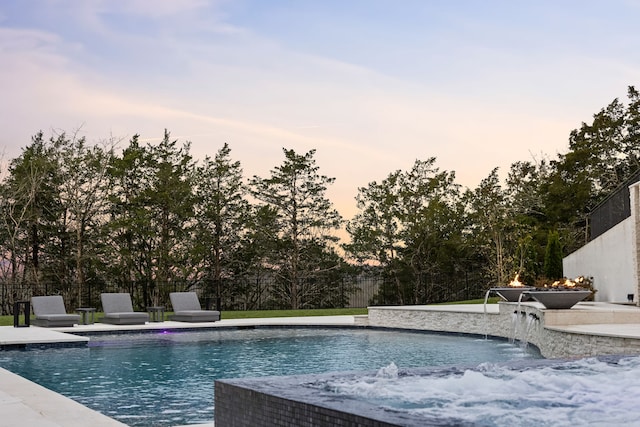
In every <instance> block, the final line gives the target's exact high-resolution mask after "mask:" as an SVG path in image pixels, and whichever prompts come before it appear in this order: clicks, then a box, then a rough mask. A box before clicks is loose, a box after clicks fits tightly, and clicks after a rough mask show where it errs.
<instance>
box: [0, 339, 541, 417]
mask: <svg viewBox="0 0 640 427" xmlns="http://www.w3.org/2000/svg"><path fill="white" fill-rule="evenodd" d="M536 358H541V356H540V354H539V353H538V352H537V350H536V349H534V348H531V347H529V348H524V349H523V348H521V347H519V346H518V345H514V344H510V343H508V342H506V341H492V340H484V339H479V338H472V337H463V336H451V335H437V334H426V333H413V332H402V331H397V330H393V331H384V330H370V329H337V328H326V329H325V328H260V329H248V330H236V329H234V330H206V331H197V332H168V331H167V332H162V333H135V334H115V335H96V336H92V337H91V341H90V343H89V346H88V347H87V348H53V349H43V350H23V351H17V350H16V351H4V352H0V366H1V367H3V368H5V369H8V370H10V371H12V372H14V373H17V374H19V375H21V376H23V377H25V378H28V379H30V380H31V381H34V382H36V383H38V384H41V385H43V386H45V387H47V388H49V389H51V390H54V391H56V392H58V393H61V394H63V395H65V396H68V397H70V398H72V399H73V400H76V401H78V402H80V403H82V404H84V405H86V406H88V407H90V408H92V409H95V410H97V411H100V412H102V413H103V414H106V415H109V416H111V417H113V418H115V419H117V420H120V421H122V422H124V423H126V424H128V425H131V426H174V425H181V424H191V423H207V422H209V423H210V422H212V421H213V411H214V408H213V390H214V381H215V380H216V379H221V378H240V377H261V376H269V375H293V374H304V373H309V374H311V373H325V372H339V371H360V370H376V369H379V368H380V367H383V366H387V365H389V364H390V363H392V362H393V363H394V364H395V365H397V366H398V367H400V368H410V367H420V366H442V365H450V364H457V365H459V364H464V365H476V364H480V363H484V362H505V361H511V360H514V359H536Z"/></svg>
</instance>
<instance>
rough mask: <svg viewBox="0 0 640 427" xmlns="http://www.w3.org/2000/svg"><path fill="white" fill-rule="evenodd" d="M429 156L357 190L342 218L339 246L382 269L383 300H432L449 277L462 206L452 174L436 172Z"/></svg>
mask: <svg viewBox="0 0 640 427" xmlns="http://www.w3.org/2000/svg"><path fill="white" fill-rule="evenodd" d="M435 160H436V159H435V158H430V159H428V160H426V161H421V160H416V162H415V163H414V165H413V167H412V169H411V170H410V171H407V172H403V171H400V170H398V171H395V172H392V173H391V174H389V176H388V177H387V178H385V179H384V180H383V181H381V182H380V183H377V182H372V183H370V184H369V185H368V186H367V187H362V188H360V189H359V190H358V195H357V197H356V200H357V202H358V208H359V212H358V213H357V214H356V215H355V216H354V218H353V219H352V220H351V221H349V223H348V224H347V232H348V233H349V234H350V237H351V240H350V242H349V243H348V244H345V245H344V246H343V247H344V249H345V250H346V251H347V253H349V254H351V255H352V256H353V257H355V258H356V259H357V260H358V261H360V262H365V263H370V264H373V265H378V266H379V267H380V269H381V270H382V271H383V273H384V275H385V277H386V278H387V279H388V281H387V284H385V286H383V289H382V291H381V292H382V293H381V295H380V296H381V297H382V298H383V299H384V302H395V303H399V304H404V303H406V302H409V301H410V302H413V303H414V304H418V303H424V302H427V301H432V300H438V299H440V298H441V297H439V296H438V295H440V294H441V292H436V291H439V290H446V289H448V288H449V285H451V284H452V283H453V282H454V281H455V279H454V276H455V274H456V273H455V270H456V269H458V268H459V267H460V265H459V264H458V263H457V261H456V260H459V259H460V256H461V251H462V233H463V229H464V226H463V221H464V209H463V205H462V203H461V199H460V193H459V186H458V185H457V184H455V182H454V179H455V175H454V174H453V173H451V172H446V171H443V172H441V171H440V170H439V169H438V168H436V167H435ZM389 284H390V285H391V286H388V285H389Z"/></svg>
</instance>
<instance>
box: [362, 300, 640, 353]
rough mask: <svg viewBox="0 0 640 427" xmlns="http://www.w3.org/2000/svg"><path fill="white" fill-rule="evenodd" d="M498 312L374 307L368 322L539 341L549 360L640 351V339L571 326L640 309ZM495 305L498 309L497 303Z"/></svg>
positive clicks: (621, 317)
mask: <svg viewBox="0 0 640 427" xmlns="http://www.w3.org/2000/svg"><path fill="white" fill-rule="evenodd" d="M498 306H499V308H498V310H495V309H492V310H488V312H486V313H485V312H483V311H481V310H478V309H476V310H469V307H465V306H458V307H459V308H457V306H402V307H369V319H368V320H369V326H371V327H383V328H399V329H412V330H422V331H437V332H451V333H464V334H474V335H481V336H485V335H487V336H494V337H501V338H508V339H515V340H519V341H522V342H527V343H530V344H532V345H535V346H536V347H538V348H539V349H540V352H541V354H542V355H543V356H544V357H547V358H566V357H583V356H595V355H612V354H615V355H623V354H640V339H638V338H632V337H622V336H603V335H598V334H595V333H587V332H572V331H568V330H567V329H570V328H568V326H570V325H590V324H591V325H593V324H612V323H618V324H619V323H639V324H640V311H638V310H637V308H635V307H633V309H629V308H625V307H624V306H618V308H614V307H611V305H606V304H603V305H598V304H594V303H580V304H578V305H577V306H574V308H572V309H569V310H546V309H542V308H540V306H539V305H538V304H526V303H525V304H521V305H518V304H517V303H508V302H500V303H499V304H498ZM492 308H493V307H492Z"/></svg>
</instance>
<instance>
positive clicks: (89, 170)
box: [53, 133, 115, 305]
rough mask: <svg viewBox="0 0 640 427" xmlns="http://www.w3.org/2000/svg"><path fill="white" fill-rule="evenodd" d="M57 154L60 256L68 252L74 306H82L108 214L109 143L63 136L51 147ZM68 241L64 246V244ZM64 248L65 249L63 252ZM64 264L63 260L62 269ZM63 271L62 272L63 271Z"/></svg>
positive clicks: (110, 143)
mask: <svg viewBox="0 0 640 427" xmlns="http://www.w3.org/2000/svg"><path fill="white" fill-rule="evenodd" d="M53 145H54V148H55V152H56V153H57V164H58V174H59V182H60V191H59V200H60V204H61V207H62V208H63V209H64V215H63V218H61V229H60V236H61V239H62V242H61V243H62V245H61V253H62V254H66V253H67V252H69V258H70V260H69V261H70V264H72V265H70V269H71V277H60V278H59V280H61V281H63V282H64V281H66V280H70V281H72V282H73V288H75V303H76V304H77V305H82V304H83V292H84V288H85V285H86V283H85V282H86V279H87V275H90V276H94V275H95V274H94V272H90V271H89V269H90V266H91V265H95V264H97V263H98V257H99V255H100V252H101V250H100V249H98V248H99V247H100V241H101V239H100V236H99V233H101V228H102V226H103V225H104V223H105V218H106V213H107V211H108V198H109V194H110V186H109V180H108V176H107V173H108V168H109V164H110V163H111V158H112V156H113V148H114V146H115V142H114V141H113V139H111V140H110V141H106V142H104V143H103V147H101V146H99V145H93V146H89V145H88V144H87V142H86V139H85V138H84V137H78V136H77V134H74V135H73V136H72V137H71V138H67V137H66V135H65V134H64V133H63V134H61V135H60V136H59V137H58V138H57V139H56V140H55V141H54V143H53ZM67 238H68V240H69V241H68V242H66V240H67ZM65 244H68V246H69V247H68V248H65V247H64V246H65ZM65 264H66V262H65V261H64V260H63V265H65ZM63 271H64V270H63Z"/></svg>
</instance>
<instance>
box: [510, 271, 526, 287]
mask: <svg viewBox="0 0 640 427" xmlns="http://www.w3.org/2000/svg"><path fill="white" fill-rule="evenodd" d="M519 279H520V273H518V274H516V277H515V278H514V279H513V280H512V281H511V282H509V285H508V286H509V287H511V288H522V287H523V286H524V283H522V282H520V280H519Z"/></svg>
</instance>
